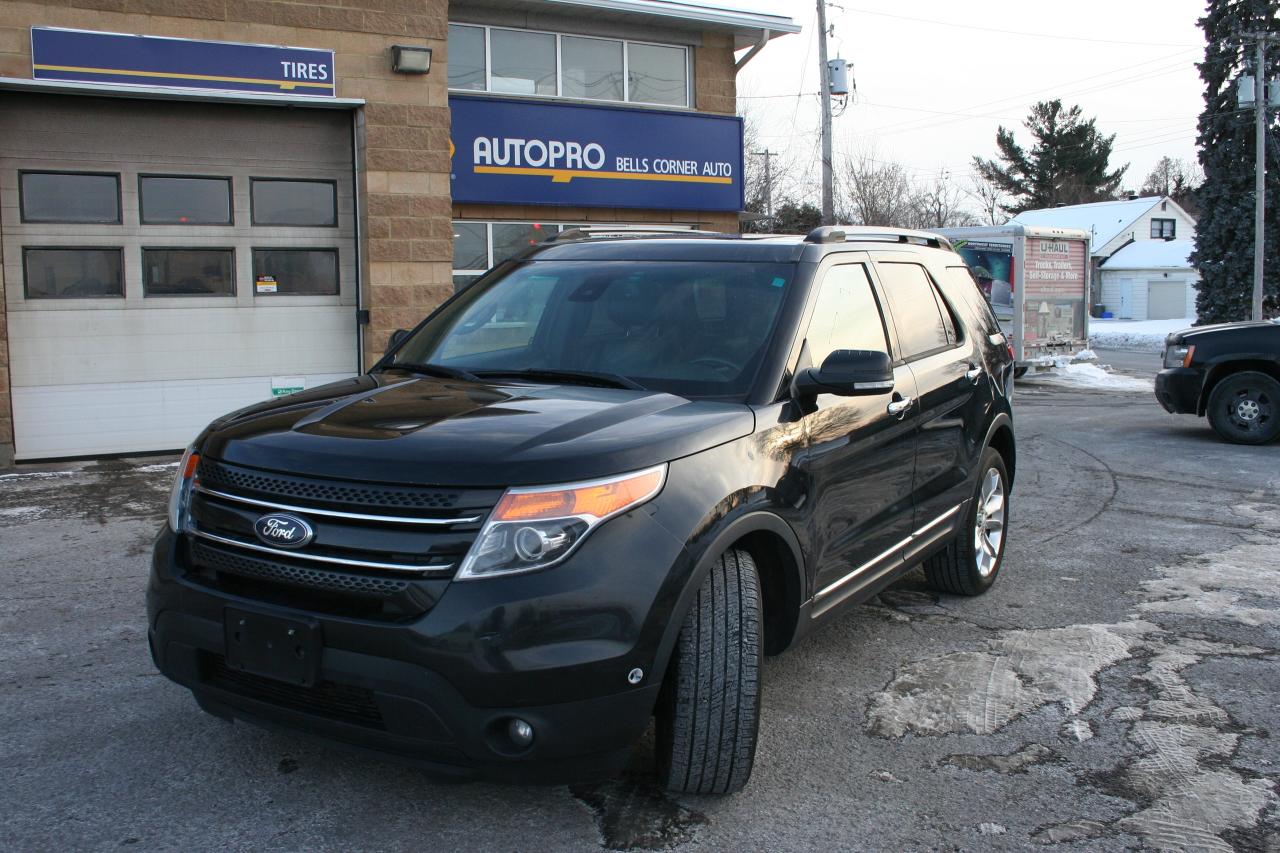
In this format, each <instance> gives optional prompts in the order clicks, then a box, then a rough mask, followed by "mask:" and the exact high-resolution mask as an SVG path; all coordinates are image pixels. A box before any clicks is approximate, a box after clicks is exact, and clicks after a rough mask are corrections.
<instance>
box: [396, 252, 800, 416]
mask: <svg viewBox="0 0 1280 853" xmlns="http://www.w3.org/2000/svg"><path fill="white" fill-rule="evenodd" d="M793 270H794V267H793V266H792V265H790V264H756V263H725V262H704V261H696V262H695V261H678V262H677V261H645V262H640V261H592V262H590V263H585V262H573V261H532V262H524V263H522V264H520V265H519V266H518V267H516V268H515V269H513V270H511V271H510V272H508V273H506V274H505V275H503V276H500V277H490V278H489V279H488V280H487V281H484V282H477V283H476V284H474V285H472V286H471V287H469V288H467V289H466V290H464V291H463V292H462V294H461V295H460V296H459V297H458V298H457V299H455V300H454V301H453V302H451V303H449V304H448V305H447V306H446V307H445V308H443V309H442V310H441V311H440V313H438V314H436V315H435V316H434V317H433V318H432V319H431V321H430V322H429V323H428V324H427V325H426V326H424V327H423V328H422V329H420V330H419V331H418V333H417V334H416V335H414V337H413V338H412V339H410V340H409V341H408V342H406V343H405V345H404V346H403V347H401V349H400V350H399V351H398V352H397V355H396V359H397V360H400V361H406V362H440V363H442V364H447V365H451V366H454V367H459V368H462V369H464V370H471V371H480V372H483V371H485V370H523V369H527V368H544V369H553V370H578V371H593V372H597V373H616V374H620V375H622V376H626V377H629V378H631V379H633V380H634V381H636V382H639V383H640V384H641V385H643V386H645V387H646V388H650V389H653V390H660V391H668V392H670V393H673V394H680V395H682V396H686V397H701V398H741V397H742V396H744V395H745V394H746V393H747V391H748V390H749V389H750V388H751V385H752V383H753V382H754V381H755V376H756V372H757V370H758V369H759V367H760V364H761V363H762V362H763V360H764V355H765V350H766V349H767V348H768V344H769V341H770V339H771V337H772V334H773V329H774V326H775V324H776V322H777V318H778V312H779V310H780V307H781V305H782V302H783V297H784V295H785V293H786V289H787V286H788V283H789V282H790V276H791V274H792V272H793Z"/></svg>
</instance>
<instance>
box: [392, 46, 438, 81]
mask: <svg viewBox="0 0 1280 853" xmlns="http://www.w3.org/2000/svg"><path fill="white" fill-rule="evenodd" d="M391 70H392V71H396V72H399V73H400V74H430V73H431V48H429V47H417V46H415V45H408V44H393V45H392V46H391Z"/></svg>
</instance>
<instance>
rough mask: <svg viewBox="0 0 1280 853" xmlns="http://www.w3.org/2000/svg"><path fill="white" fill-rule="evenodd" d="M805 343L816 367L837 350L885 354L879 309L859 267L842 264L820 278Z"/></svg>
mask: <svg viewBox="0 0 1280 853" xmlns="http://www.w3.org/2000/svg"><path fill="white" fill-rule="evenodd" d="M805 339H806V340H807V341H808V343H809V358H810V360H811V361H812V362H813V364H814V366H815V367H816V366H820V365H821V364H822V362H823V360H824V359H826V357H827V356H828V355H830V354H831V353H832V352H834V351H835V350H838V349H862V350H876V351H878V352H888V350H889V347H888V344H887V343H886V342H885V336H884V320H883V319H882V318H881V316H880V306H879V305H877V304H876V297H875V294H874V293H873V292H872V290H871V281H870V279H868V278H867V271H866V269H865V268H864V267H863V266H862V264H841V265H840V266H835V267H832V268H831V269H829V270H828V271H827V274H826V275H825V276H823V279H822V286H821V289H820V290H819V291H818V301H817V303H816V304H815V305H814V306H813V319H812V320H810V321H809V334H808V335H806V336H805Z"/></svg>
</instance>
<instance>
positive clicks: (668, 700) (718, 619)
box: [656, 551, 761, 794]
mask: <svg viewBox="0 0 1280 853" xmlns="http://www.w3.org/2000/svg"><path fill="white" fill-rule="evenodd" d="M760 623H761V615H760V582H759V578H758V576H757V574H756V564H755V561H754V560H752V559H751V555H750V554H748V553H747V552H746V551H728V552H726V553H725V554H724V555H722V556H721V557H720V559H719V560H718V561H717V562H716V565H715V566H713V567H712V569H711V572H710V574H709V575H707V578H706V580H704V581H703V582H702V586H701V587H700V588H699V589H698V595H697V598H696V599H695V600H694V603H693V606H692V607H691V608H690V609H689V613H688V614H687V615H686V616H685V619H684V624H683V625H682V626H681V628H680V637H679V639H678V640H677V641H676V648H675V651H674V653H673V655H672V660H671V667H670V669H669V673H668V677H667V680H666V682H665V688H664V690H663V695H662V698H661V699H660V700H659V707H658V713H657V718H658V719H657V741H656V757H657V767H658V779H659V781H660V782H661V783H662V784H663V785H664V786H666V788H667V789H668V790H670V791H675V792H678V793H685V794H730V793H734V792H736V791H741V790H742V789H743V787H744V786H745V785H746V784H747V780H748V779H750V778H751V765H752V762H753V761H754V760H755V752H756V734H757V732H758V730H759V725H760V630H761V626H760Z"/></svg>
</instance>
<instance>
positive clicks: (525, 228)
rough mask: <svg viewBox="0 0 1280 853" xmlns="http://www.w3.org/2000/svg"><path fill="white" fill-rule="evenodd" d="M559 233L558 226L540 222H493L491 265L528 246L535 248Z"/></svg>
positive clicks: (495, 264)
mask: <svg viewBox="0 0 1280 853" xmlns="http://www.w3.org/2000/svg"><path fill="white" fill-rule="evenodd" d="M559 233H560V226H558V225H543V224H542V223H540V222H495V223H494V224H493V264H494V266H497V265H498V264H500V263H502V262H503V261H505V260H506V259H507V258H509V257H511V256H512V255H514V254H516V253H517V252H521V251H523V250H525V249H527V248H529V247H530V246H536V245H538V244H539V243H541V242H543V241H544V240H546V239H547V238H548V237H552V236H555V235H556V234H559Z"/></svg>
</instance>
